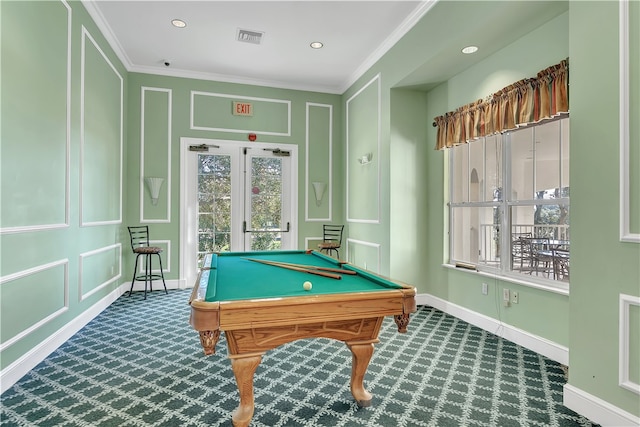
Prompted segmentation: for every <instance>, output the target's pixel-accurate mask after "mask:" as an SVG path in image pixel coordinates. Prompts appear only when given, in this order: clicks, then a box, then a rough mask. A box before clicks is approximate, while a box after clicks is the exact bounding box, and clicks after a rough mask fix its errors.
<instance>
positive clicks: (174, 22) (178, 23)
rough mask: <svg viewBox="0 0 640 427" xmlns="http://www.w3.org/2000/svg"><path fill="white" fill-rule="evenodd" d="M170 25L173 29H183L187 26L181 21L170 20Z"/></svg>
mask: <svg viewBox="0 0 640 427" xmlns="http://www.w3.org/2000/svg"><path fill="white" fill-rule="evenodd" d="M171 25H173V26H174V27H178V28H184V27H186V26H187V23H186V22H184V21H183V20H182V19H172V20H171Z"/></svg>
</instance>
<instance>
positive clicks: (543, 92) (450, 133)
mask: <svg viewBox="0 0 640 427" xmlns="http://www.w3.org/2000/svg"><path fill="white" fill-rule="evenodd" d="M568 89H569V60H568V59H565V60H564V61H562V62H560V63H559V64H556V65H554V66H552V67H549V68H547V69H544V70H542V71H540V72H539V73H538V75H537V76H536V77H534V78H529V79H523V80H520V81H518V82H516V83H514V84H512V85H510V86H507V87H505V88H504V89H502V90H500V91H498V92H496V93H494V94H493V95H490V96H489V97H487V98H486V99H484V100H482V99H481V100H478V101H476V102H473V103H471V104H467V105H464V106H462V107H460V108H458V109H457V110H455V111H451V112H448V113H446V114H445V115H444V116H439V117H436V118H435V119H434V123H433V125H434V126H437V128H438V134H437V142H436V149H437V150H441V149H443V148H449V147H453V146H454V145H458V144H464V143H467V142H469V141H473V140H474V139H476V138H480V137H483V136H486V135H491V134H495V133H500V132H503V131H507V130H510V129H515V128H516V127H517V126H518V125H520V124H524V123H534V122H538V121H540V120H544V119H548V118H551V117H554V116H557V115H559V114H561V113H567V112H568V111H569V90H568Z"/></svg>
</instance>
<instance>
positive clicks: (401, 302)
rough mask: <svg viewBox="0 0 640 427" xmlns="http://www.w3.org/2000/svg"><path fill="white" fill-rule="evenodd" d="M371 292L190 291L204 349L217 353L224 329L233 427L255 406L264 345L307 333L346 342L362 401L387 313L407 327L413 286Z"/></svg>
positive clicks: (245, 421) (363, 402)
mask: <svg viewBox="0 0 640 427" xmlns="http://www.w3.org/2000/svg"><path fill="white" fill-rule="evenodd" d="M394 283H396V284H398V285H400V286H401V287H400V288H396V289H393V288H387V289H384V290H377V291H370V292H345V293H337V294H335V293H334V294H315V295H314V294H309V295H304V296H290V297H281V298H278V297H274V298H262V299H249V300H235V301H215V302H206V301H204V300H203V299H202V294H201V293H200V292H199V291H198V286H199V284H200V280H198V281H197V282H196V286H195V288H194V290H193V292H192V294H191V300H190V301H189V304H190V305H191V317H190V323H191V325H192V326H193V328H194V329H195V330H197V331H198V333H199V335H200V342H201V344H202V347H203V349H204V352H205V354H207V355H210V354H213V353H215V346H216V343H217V341H218V338H219V336H220V331H224V332H225V338H226V341H227V347H228V350H229V358H230V359H231V366H232V369H233V372H234V375H235V377H236V382H237V384H238V391H239V393H240V404H239V406H238V408H237V409H236V410H235V411H234V413H233V416H232V421H233V425H234V426H236V427H240V426H242V427H245V426H248V425H249V423H250V422H251V418H252V416H253V411H254V401H253V376H254V374H255V371H256V369H257V367H258V366H259V365H260V361H261V360H262V355H263V354H265V352H266V351H268V350H271V349H273V348H276V347H278V346H280V345H282V344H285V343H288V342H291V341H295V340H298V339H305V338H320V337H322V338H330V339H335V340H339V341H342V342H344V343H345V344H346V345H347V347H348V348H349V350H351V353H352V367H351V382H350V388H351V393H352V395H353V397H354V398H355V400H356V402H357V403H358V405H360V406H369V405H370V404H371V399H372V396H371V394H370V393H369V392H368V391H367V390H366V389H365V387H364V381H363V380H364V376H365V373H366V370H367V367H368V365H369V361H370V360H371V356H372V355H373V349H374V344H375V343H378V342H379V340H378V334H379V332H380V328H381V327H382V323H383V321H384V318H385V317H386V316H394V319H395V321H396V324H397V325H398V331H399V332H406V330H407V324H408V323H409V314H410V313H413V312H415V311H416V302H415V295H416V290H415V288H414V287H412V286H408V285H405V284H401V283H398V282H395V281H394Z"/></svg>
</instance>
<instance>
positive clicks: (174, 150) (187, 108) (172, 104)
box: [126, 73, 344, 286]
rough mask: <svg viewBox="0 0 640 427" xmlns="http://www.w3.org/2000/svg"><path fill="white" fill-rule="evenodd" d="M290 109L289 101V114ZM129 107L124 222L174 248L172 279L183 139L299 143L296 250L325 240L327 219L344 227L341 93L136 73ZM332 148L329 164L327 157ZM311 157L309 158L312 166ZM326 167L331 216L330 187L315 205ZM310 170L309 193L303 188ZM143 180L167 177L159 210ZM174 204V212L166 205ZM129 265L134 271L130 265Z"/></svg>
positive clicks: (174, 264) (173, 267)
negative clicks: (243, 108)
mask: <svg viewBox="0 0 640 427" xmlns="http://www.w3.org/2000/svg"><path fill="white" fill-rule="evenodd" d="M143 94H144V104H143ZM247 98H249V99H247ZM233 101H245V102H251V103H252V104H253V106H254V115H253V116H251V117H242V116H234V115H233V114H232V108H231V105H232V102H233ZM286 103H290V109H289V108H288V107H287V104H286ZM128 107H129V127H128V129H129V133H128V144H127V158H128V163H127V168H128V170H129V171H130V172H131V173H130V181H129V183H128V184H127V186H126V187H127V188H126V194H127V203H126V207H127V209H126V217H127V219H128V225H137V224H138V223H141V224H149V226H150V232H151V234H152V235H153V238H154V239H158V240H166V241H169V242H170V243H171V245H170V254H167V257H168V258H170V260H171V263H170V265H169V273H168V275H167V276H166V277H167V278H169V279H180V278H182V276H181V272H180V268H179V265H180V252H179V248H180V214H181V206H180V138H181V137H192V138H208V139H223V140H230V141H238V142H243V143H246V142H247V135H248V133H250V132H253V133H256V134H257V142H270V143H284V144H294V145H297V146H298V147H299V151H298V175H299V181H298V242H297V245H298V246H297V247H298V248H301V249H302V248H306V246H305V238H317V237H321V236H322V223H323V222H329V221H328V220H327V219H328V218H331V220H332V221H331V222H334V223H343V222H344V220H343V213H342V212H343V204H342V198H343V191H342V181H343V180H342V172H341V171H342V168H343V164H342V160H341V158H340V144H341V139H340V134H341V131H342V129H341V127H340V123H339V121H338V118H339V115H340V112H341V106H340V97H339V96H338V95H331V94H323V93H316V92H303V91H295V90H286V89H275V88H270V87H260V86H247V85H240V84H233V83H223V82H214V81H205V80H193V79H184V78H176V77H166V76H155V75H149V74H137V73H131V74H130V75H129V99H128ZM143 107H144V108H143ZM289 118H290V120H289ZM307 135H308V137H309V139H308V141H309V144H307ZM330 137H331V138H330ZM330 142H331V143H332V145H333V150H332V156H333V158H332V159H329V150H328V148H329V147H328V145H329V143H330ZM307 145H308V147H309V153H307ZM307 154H311V158H310V159H309V160H308V162H307ZM329 161H331V162H332V168H331V171H332V173H333V176H332V183H333V187H332V195H333V199H332V204H331V207H332V212H329V203H328V198H329V188H328V187H327V190H326V192H325V196H324V198H323V203H322V204H321V205H320V206H316V203H315V199H314V193H313V188H312V186H311V182H313V181H323V182H325V183H327V184H328V183H329V178H330V176H329V174H330V169H329V167H328V165H329ZM307 164H308V167H307ZM143 168H144V169H143ZM307 168H308V172H309V185H308V187H307V186H306V185H305V184H306V181H305V179H306V175H305V174H306V173H307ZM145 176H159V177H162V178H165V183H164V184H163V187H162V190H161V197H160V198H159V200H158V204H157V205H156V206H153V205H151V202H150V197H149V194H148V190H147V188H146V186H145V185H141V183H142V178H143V177H145ZM169 178H170V183H171V186H170V188H168V183H169ZM166 191H169V192H170V194H167V193H166ZM306 192H308V196H309V197H308V198H306V197H305V195H306V194H305V193H306ZM169 196H170V197H169ZM169 200H170V206H167V204H168V202H169ZM307 201H308V203H307ZM141 206H142V209H143V211H144V212H141ZM323 219H324V221H323ZM167 249H168V248H167ZM129 264H131V265H130V267H131V268H133V265H132V263H131V262H129ZM187 286H191V284H187Z"/></svg>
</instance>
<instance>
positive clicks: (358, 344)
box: [346, 340, 378, 407]
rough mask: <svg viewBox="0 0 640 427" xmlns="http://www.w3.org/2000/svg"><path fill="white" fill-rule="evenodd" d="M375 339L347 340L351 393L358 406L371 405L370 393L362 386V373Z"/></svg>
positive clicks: (370, 354)
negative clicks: (350, 358) (349, 351)
mask: <svg viewBox="0 0 640 427" xmlns="http://www.w3.org/2000/svg"><path fill="white" fill-rule="evenodd" d="M375 342H378V340H375V341H352V342H347V343H346V344H347V346H348V347H349V350H351V354H352V355H353V357H352V362H351V394H352V395H353V397H354V398H355V399H356V402H357V403H358V406H361V407H367V406H371V398H372V396H371V393H369V392H368V391H367V390H366V389H365V388H364V374H365V373H366V372H367V367H368V366H369V362H370V361H371V356H372V355H373V343H375Z"/></svg>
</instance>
